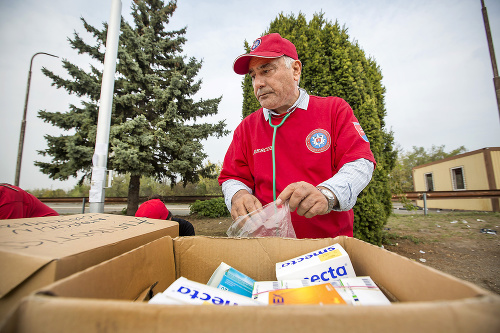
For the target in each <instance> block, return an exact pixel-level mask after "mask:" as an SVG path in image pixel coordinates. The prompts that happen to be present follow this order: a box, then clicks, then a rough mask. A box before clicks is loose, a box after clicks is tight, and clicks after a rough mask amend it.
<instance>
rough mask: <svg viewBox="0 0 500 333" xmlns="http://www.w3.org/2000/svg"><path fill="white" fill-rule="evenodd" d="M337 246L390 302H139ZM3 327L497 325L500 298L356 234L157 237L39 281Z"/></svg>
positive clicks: (380, 328)
mask: <svg viewBox="0 0 500 333" xmlns="http://www.w3.org/2000/svg"><path fill="white" fill-rule="evenodd" d="M335 243H339V244H341V246H342V247H343V248H344V249H345V250H346V251H347V253H349V256H350V259H351V262H352V264H353V267H354V269H355V271H356V273H357V274H358V275H368V276H371V278H372V279H373V281H375V282H376V283H377V284H378V286H379V287H380V288H381V289H382V290H383V291H384V292H385V294H386V295H388V296H389V297H390V298H391V299H392V300H393V301H395V302H394V303H392V305H391V306H376V307H368V306H366V307H353V306H319V305H290V306H276V307H273V306H257V307H242V306H203V305H202V306H196V305H155V304H147V302H141V301H140V300H141V299H143V297H144V295H145V294H147V293H148V291H149V290H150V289H151V287H153V286H154V289H153V290H154V293H157V292H160V291H163V290H165V289H166V288H167V287H168V286H169V285H170V284H171V283H172V282H173V281H175V280H176V278H178V277H181V276H183V277H185V278H187V279H190V280H193V281H196V282H199V283H207V281H208V280H209V278H210V276H211V275H212V273H213V272H214V270H215V269H216V268H217V267H218V266H219V265H220V263H221V262H225V263H227V264H228V265H230V266H232V267H234V268H235V269H237V270H239V271H240V272H242V273H244V274H246V275H248V276H250V277H252V278H254V279H255V280H261V281H266V280H273V279H274V278H275V264H276V263H277V262H280V261H284V260H287V259H288V258H293V257H296V256H299V255H301V254H304V253H308V252H311V251H313V250H316V249H320V248H323V247H326V246H328V245H331V244H335ZM3 329H4V332H75V333H78V332H106V331H110V332H111V331H113V332H159V331H163V330H168V331H172V332H214V331H218V332H252V333H253V332H260V331H265V332H303V331H307V332H308V331H311V332H329V333H331V332H368V331H369V332H384V333H387V332H402V331H404V332H426V333H429V332H499V331H500V296H498V295H496V294H493V293H490V292H488V291H486V290H484V289H482V288H480V287H478V286H476V285H474V284H471V283H468V282H465V281H462V280H459V279H457V278H454V277H452V276H450V275H447V274H444V273H441V272H439V271H437V270H434V269H431V268H428V267H426V266H424V265H422V264H420V263H417V262H414V261H411V260H409V259H406V258H404V257H401V256H399V255H397V254H394V253H391V252H389V251H387V250H384V249H381V248H379V247H376V246H373V245H370V244H367V243H364V242H362V241H359V240H356V239H353V238H347V237H337V238H335V239H305V240H297V239H280V238H253V239H232V238H210V237H185V238H177V239H174V240H172V239H170V238H169V237H164V238H161V239H158V240H156V241H153V242H151V243H149V244H146V245H144V246H141V247H139V248H137V249H135V250H133V251H130V252H128V253H125V254H123V255H121V256H118V257H116V258H114V259H111V260H109V261H106V262H104V263H101V264H99V265H96V266H94V267H91V268H89V269H87V270H84V271H82V272H79V273H77V274H74V275H72V276H70V277H68V278H65V279H63V280H60V281H58V282H55V283H53V284H51V285H50V286H47V287H46V288H43V289H42V290H40V291H39V292H38V293H37V294H34V295H31V296H29V297H27V298H25V299H24V300H23V302H22V303H21V305H20V306H19V308H18V310H17V311H16V313H15V314H14V316H13V317H11V320H10V321H9V322H8V323H7V325H6V326H4V328H3Z"/></svg>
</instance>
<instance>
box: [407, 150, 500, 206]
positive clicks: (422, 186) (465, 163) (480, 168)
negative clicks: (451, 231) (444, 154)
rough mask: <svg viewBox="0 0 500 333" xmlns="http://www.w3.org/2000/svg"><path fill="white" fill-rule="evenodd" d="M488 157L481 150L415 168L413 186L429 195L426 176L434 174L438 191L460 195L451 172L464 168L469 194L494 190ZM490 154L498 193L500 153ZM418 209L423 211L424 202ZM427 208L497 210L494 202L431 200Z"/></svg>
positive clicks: (419, 204) (419, 202)
mask: <svg viewBox="0 0 500 333" xmlns="http://www.w3.org/2000/svg"><path fill="white" fill-rule="evenodd" d="M485 153H487V152H485V150H484V149H480V150H477V151H474V152H469V153H465V154H462V155H457V156H455V157H452V158H447V159H444V160H442V161H436V162H433V163H429V164H425V165H423V166H419V167H416V168H414V169H413V182H414V188H415V191H417V192H425V191H427V186H426V180H425V174H427V173H432V177H433V185H434V191H460V190H455V189H454V188H453V180H452V171H451V169H453V168H456V167H462V168H463V173H464V181H465V190H488V189H491V188H490V183H489V182H488V174H487V172H486V170H487V166H486V161H485ZM489 153H490V154H491V162H492V165H493V175H494V183H495V185H496V188H497V189H498V188H500V149H498V148H490V149H489ZM490 177H491V175H490ZM497 200H498V199H497ZM417 205H418V206H420V207H423V205H424V202H423V200H417ZM497 205H498V204H497ZM427 207H428V208H440V209H459V210H480V211H493V210H494V207H493V204H492V199H468V198H460V199H429V200H427Z"/></svg>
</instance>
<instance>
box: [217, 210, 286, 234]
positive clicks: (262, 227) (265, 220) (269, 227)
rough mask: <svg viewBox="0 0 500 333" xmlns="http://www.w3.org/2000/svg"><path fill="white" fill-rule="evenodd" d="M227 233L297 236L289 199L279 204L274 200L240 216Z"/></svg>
mask: <svg viewBox="0 0 500 333" xmlns="http://www.w3.org/2000/svg"><path fill="white" fill-rule="evenodd" d="M226 233H227V235H228V236H229V237H288V238H296V236H295V230H294V229H293V225H292V219H291V217H290V206H289V205H288V201H286V202H285V203H283V204H281V205H279V206H278V205H276V202H275V201H273V202H271V203H269V204H267V205H265V206H264V207H262V208H260V209H257V210H255V211H253V212H251V213H249V214H247V215H244V216H240V217H238V218H237V219H236V220H235V221H234V222H233V223H232V224H231V226H230V227H229V229H227V232H226Z"/></svg>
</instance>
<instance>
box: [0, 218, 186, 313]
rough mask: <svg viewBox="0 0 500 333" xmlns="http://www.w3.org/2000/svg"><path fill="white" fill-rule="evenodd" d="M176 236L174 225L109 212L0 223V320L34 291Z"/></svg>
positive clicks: (174, 223)
mask: <svg viewBox="0 0 500 333" xmlns="http://www.w3.org/2000/svg"><path fill="white" fill-rule="evenodd" d="M178 234H179V225H178V224H177V222H172V221H164V220H153V219H147V218H137V217H133V216H122V215H110V214H79V215H69V216H51V217H41V218H27V219H13V220H3V221H1V223H0V272H1V278H0V322H2V320H3V319H5V318H6V317H7V316H8V314H9V312H10V311H11V310H13V309H15V307H16V303H17V302H18V301H19V300H20V299H21V298H22V297H24V296H27V295H28V294H29V293H31V292H33V291H34V290H36V289H39V288H42V287H43V286H46V285H48V284H50V283H52V282H54V281H56V280H59V279H61V278H64V277H67V276H69V275H71V274H73V273H75V272H78V271H81V270H83V269H85V268H88V267H90V266H93V265H95V264H98V263H100V262H103V261H105V260H108V259H110V258H113V257H115V256H117V255H120V254H122V253H125V252H127V251H130V250H132V249H134V248H136V247H138V246H141V245H144V244H146V243H149V242H151V241H153V240H155V239H158V238H161V237H164V236H167V235H168V236H172V237H176V236H178Z"/></svg>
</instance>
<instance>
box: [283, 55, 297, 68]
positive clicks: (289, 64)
mask: <svg viewBox="0 0 500 333" xmlns="http://www.w3.org/2000/svg"><path fill="white" fill-rule="evenodd" d="M282 57H283V60H285V66H286V68H291V67H292V64H293V63H294V62H295V59H293V58H291V57H289V56H286V55H284V56H282Z"/></svg>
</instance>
